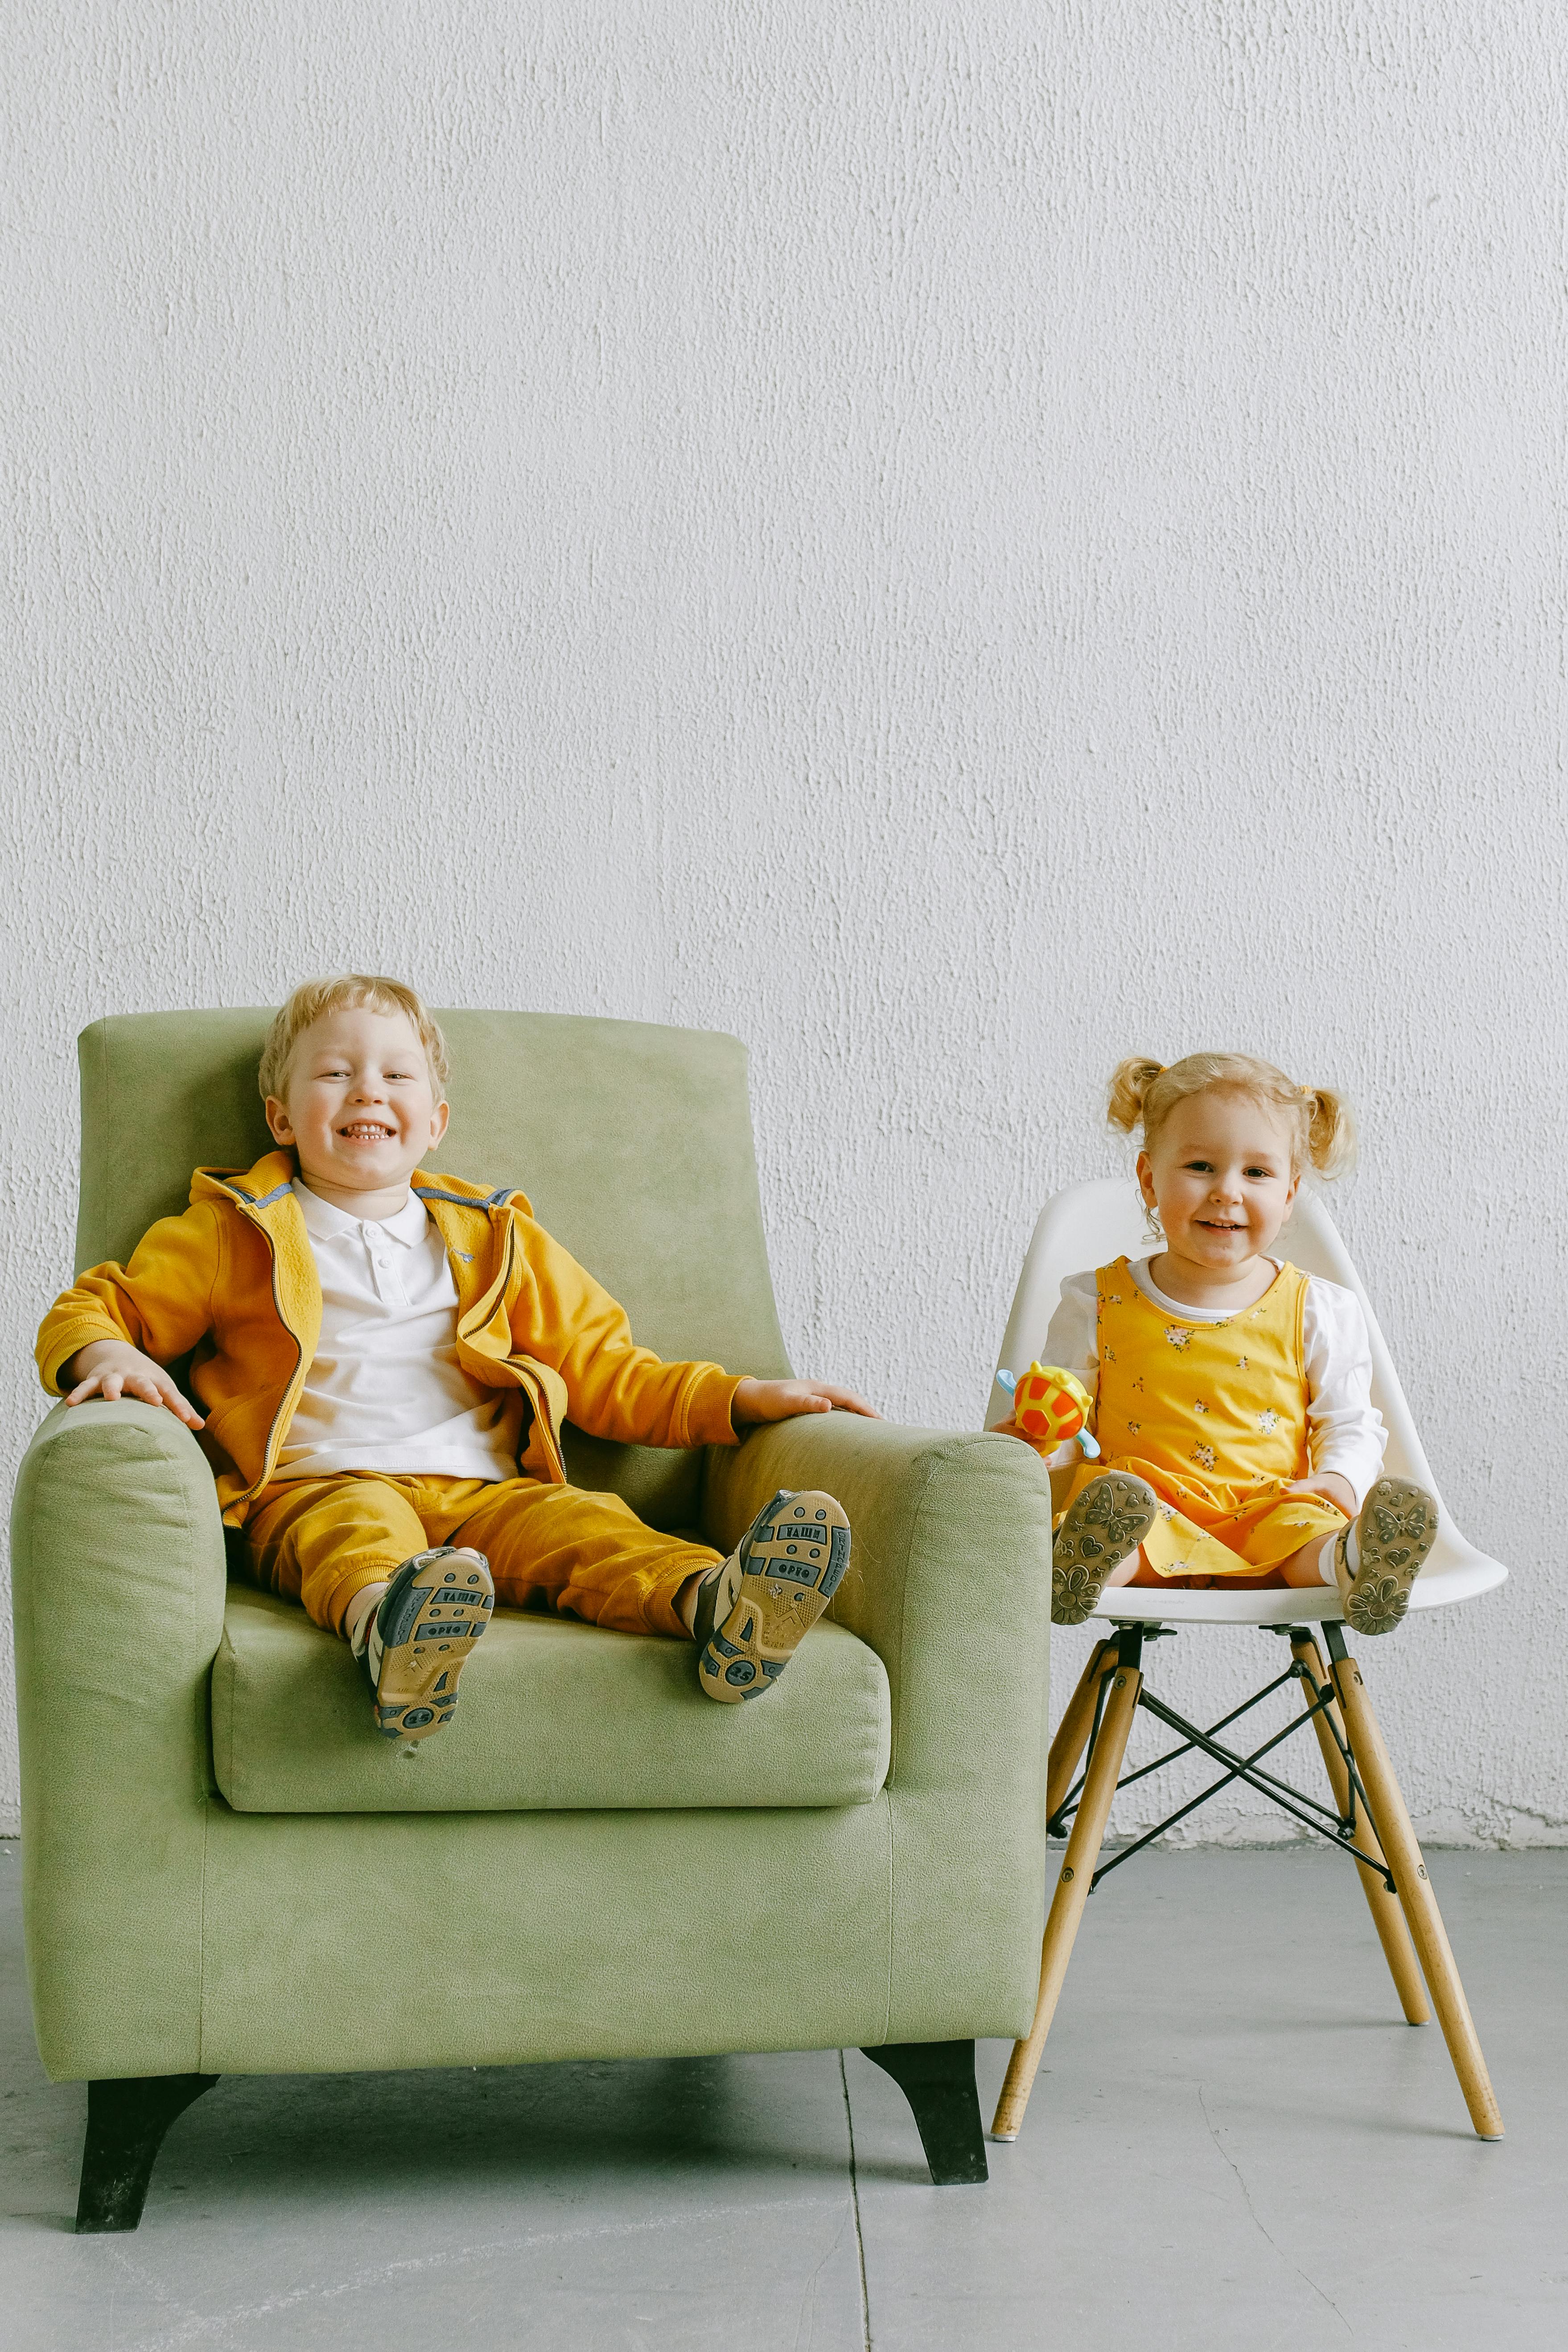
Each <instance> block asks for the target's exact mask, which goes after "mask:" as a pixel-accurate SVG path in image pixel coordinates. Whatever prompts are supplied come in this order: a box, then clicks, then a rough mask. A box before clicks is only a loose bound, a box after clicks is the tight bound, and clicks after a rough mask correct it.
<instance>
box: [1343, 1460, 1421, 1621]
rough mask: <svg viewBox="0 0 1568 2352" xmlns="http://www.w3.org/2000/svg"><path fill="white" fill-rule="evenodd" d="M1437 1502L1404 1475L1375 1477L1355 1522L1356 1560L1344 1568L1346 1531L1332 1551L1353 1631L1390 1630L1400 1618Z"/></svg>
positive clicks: (1346, 1613) (1346, 1559)
mask: <svg viewBox="0 0 1568 2352" xmlns="http://www.w3.org/2000/svg"><path fill="white" fill-rule="evenodd" d="M1436 1532H1437V1506H1436V1503H1435V1502H1434V1501H1433V1499H1432V1497H1431V1496H1430V1495H1429V1494H1428V1493H1427V1492H1426V1488H1425V1486H1413V1485H1412V1484H1411V1482H1410V1480H1409V1479H1408V1478H1379V1479H1378V1480H1377V1481H1376V1483H1375V1484H1374V1486H1373V1489H1372V1492H1371V1494H1370V1495H1368V1496H1367V1498H1366V1500H1365V1502H1364V1503H1363V1505H1362V1507H1361V1515H1360V1517H1358V1519H1357V1520H1356V1523H1355V1542H1356V1552H1357V1554H1358V1564H1357V1566H1356V1569H1355V1571H1354V1573H1353V1574H1352V1571H1351V1567H1350V1551H1349V1539H1350V1529H1349V1528H1344V1529H1343V1530H1342V1533H1341V1536H1340V1539H1339V1545H1338V1548H1337V1549H1336V1551H1335V1553H1334V1566H1335V1568H1336V1570H1337V1571H1338V1574H1339V1581H1340V1591H1342V1594H1343V1595H1344V1603H1345V1621H1346V1622H1347V1623H1348V1624H1351V1625H1353V1626H1354V1628H1355V1630H1356V1632H1357V1633H1393V1631H1394V1627H1395V1626H1396V1625H1397V1624H1398V1622H1399V1621H1400V1619H1401V1618H1402V1617H1403V1616H1404V1614H1405V1609H1406V1607H1407V1605H1408V1603H1409V1600H1410V1588H1411V1586H1412V1585H1413V1584H1414V1583H1415V1580H1416V1578H1417V1576H1418V1575H1419V1574H1420V1572H1421V1564H1422V1562H1423V1560H1424V1559H1426V1555H1427V1553H1428V1552H1429V1551H1430V1550H1431V1549H1432V1541H1433V1538H1434V1537H1435V1536H1436Z"/></svg>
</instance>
